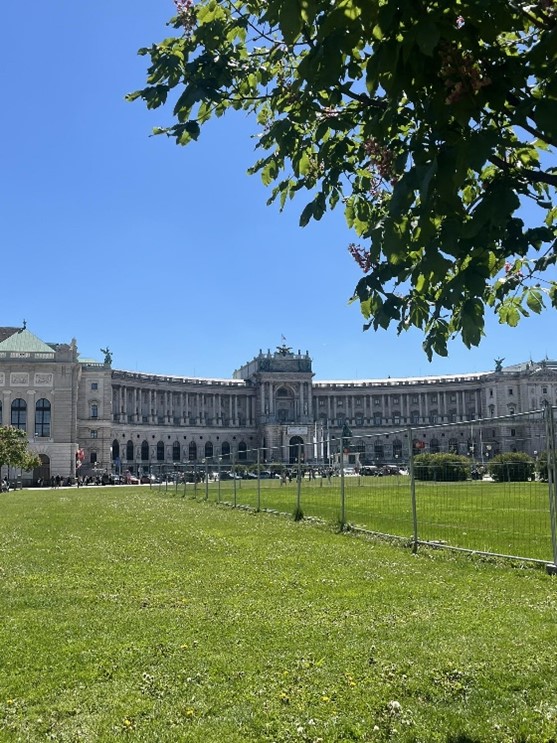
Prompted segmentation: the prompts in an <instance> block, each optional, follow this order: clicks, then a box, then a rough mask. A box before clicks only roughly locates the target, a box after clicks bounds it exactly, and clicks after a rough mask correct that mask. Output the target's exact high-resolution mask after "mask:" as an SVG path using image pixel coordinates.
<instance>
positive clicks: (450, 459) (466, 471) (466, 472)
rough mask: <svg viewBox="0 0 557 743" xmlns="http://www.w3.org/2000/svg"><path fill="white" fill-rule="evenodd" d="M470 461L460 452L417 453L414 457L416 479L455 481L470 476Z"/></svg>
mask: <svg viewBox="0 0 557 743" xmlns="http://www.w3.org/2000/svg"><path fill="white" fill-rule="evenodd" d="M470 469H471V462H470V460H469V459H468V457H465V456H462V455H461V454H418V455H417V456H415V457H414V477H415V478H416V480H434V481H436V482H456V481H457V480H466V479H468V477H469V476H470Z"/></svg>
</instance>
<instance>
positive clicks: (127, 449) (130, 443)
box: [126, 440, 133, 462]
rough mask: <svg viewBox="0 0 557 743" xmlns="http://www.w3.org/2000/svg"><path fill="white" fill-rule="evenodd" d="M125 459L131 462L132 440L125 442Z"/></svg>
mask: <svg viewBox="0 0 557 743" xmlns="http://www.w3.org/2000/svg"><path fill="white" fill-rule="evenodd" d="M126 459H127V460H128V462H133V441H131V440H130V441H128V443H127V444H126Z"/></svg>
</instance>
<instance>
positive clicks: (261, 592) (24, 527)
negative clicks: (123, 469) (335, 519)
mask: <svg viewBox="0 0 557 743" xmlns="http://www.w3.org/2000/svg"><path fill="white" fill-rule="evenodd" d="M246 493H247V491H246ZM203 497H204V492H203V490H202V489H201V490H199V491H198V493H197V499H196V500H193V499H192V498H190V497H186V498H181V497H175V494H174V493H172V492H170V491H167V492H160V491H158V490H155V489H149V488H148V487H135V488H134V487H129V488H128V487H121V486H120V487H114V488H82V489H80V490H76V489H73V490H63V489H62V490H44V491H20V492H17V493H10V494H5V495H3V496H2V499H1V509H0V523H1V527H2V542H1V548H0V579H1V581H2V591H1V604H0V610H1V614H2V622H1V623H0V665H1V669H2V670H1V675H0V740H3V741H4V740H5V741H26V742H27V741H29V742H33V741H47V740H53V741H95V742H96V741H113V740H119V739H127V740H134V741H147V742H151V741H169V742H170V741H199V742H201V741H203V742H208V743H213V742H214V743H221V742H223V741H227V742H228V741H231V742H232V743H250V742H252V741H253V742H255V741H268V742H269V743H270V742H271V741H276V742H277V743H279V742H281V743H282V742H285V741H296V742H303V743H336V742H340V741H342V742H349V741H377V742H379V741H404V742H410V741H413V742H414V743H416V742H417V741H423V742H424V743H426V742H427V743H430V742H432V743H435V742H437V741H438V742H443V743H480V742H485V743H488V742H489V743H491V742H492V741H496V742H498V743H499V742H501V743H503V742H504V743H519V742H522V743H526V742H528V743H542V741H543V742H544V743H549V741H554V740H556V739H557V699H556V682H555V666H556V660H557V646H556V644H555V637H556V633H555V617H556V615H557V583H556V582H555V581H556V579H555V578H552V577H550V576H547V575H546V574H545V572H543V571H542V570H538V569H535V568H533V567H523V566H520V567H519V566H518V565H517V564H515V563H510V562H505V563H501V562H496V561H493V560H489V561H488V560H483V559H480V558H469V557H464V556H454V555H452V554H451V553H446V552H440V551H438V550H437V551H431V550H427V549H423V550H420V552H419V553H418V554H417V555H412V554H411V552H410V550H408V549H405V548H404V547H402V546H396V545H394V546H393V545H390V544H387V543H384V542H378V541H373V540H370V539H368V538H363V537H355V536H353V535H349V534H341V533H338V532H337V531H335V530H334V529H333V528H327V527H325V526H319V525H316V524H314V523H311V522H310V523H308V522H306V521H302V522H294V521H293V520H292V519H287V518H282V517H276V516H272V515H269V514H264V513H255V512H253V511H249V510H248V511H246V510H241V509H231V508H229V507H226V506H219V505H217V504H215V503H213V502H204V500H203ZM282 497H284V491H283V496H282Z"/></svg>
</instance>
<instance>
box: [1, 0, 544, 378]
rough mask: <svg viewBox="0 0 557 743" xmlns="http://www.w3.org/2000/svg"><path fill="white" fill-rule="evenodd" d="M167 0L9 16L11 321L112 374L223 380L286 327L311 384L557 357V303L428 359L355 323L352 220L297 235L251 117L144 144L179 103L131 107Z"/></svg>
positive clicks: (5, 132) (18, 11) (57, 7)
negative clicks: (278, 203)
mask: <svg viewBox="0 0 557 743" xmlns="http://www.w3.org/2000/svg"><path fill="white" fill-rule="evenodd" d="M173 11H174V5H173V4H172V2H171V1H170V0H158V1H153V0H149V2H147V0H133V1H132V0H116V1H115V2H114V1H113V0H100V1H99V2H95V3H83V2H69V1H68V0H58V1H57V2H54V3H45V2H37V0H30V3H27V4H26V5H25V12H23V10H22V8H21V7H20V6H18V5H17V4H16V3H7V4H6V6H5V8H4V11H3V23H2V32H1V36H2V43H3V63H2V66H1V68H0V81H1V86H2V116H1V117H0V148H1V149H0V159H1V171H0V172H1V180H0V184H1V185H0V246H1V251H2V252H1V255H2V264H1V273H2V280H1V299H0V301H1V307H2V312H1V317H0V325H19V324H20V323H21V322H22V320H23V319H24V318H25V319H26V320H27V325H28V328H29V329H30V330H31V331H32V332H34V333H35V334H36V335H38V336H39V337H40V338H42V339H43V340H45V341H47V342H51V341H54V342H69V341H70V340H71V338H72V337H75V338H76V339H77V342H78V348H79V350H80V353H81V354H82V355H83V356H86V357H93V358H97V359H99V360H102V358H103V354H102V353H101V352H100V348H101V347H105V346H107V345H108V346H109V347H110V349H111V351H112V352H113V366H114V367H115V368H120V369H127V370H132V371H144V372H153V373H160V374H164V373H168V374H179V375H190V376H209V377H229V376H230V375H231V374H232V372H233V370H234V369H236V368H238V367H239V366H241V365H242V364H243V363H244V362H246V361H248V360H250V359H252V358H253V356H255V355H256V354H257V353H258V351H259V349H260V348H261V349H263V350H266V349H267V348H274V347H275V346H277V345H278V344H280V343H281V336H283V335H284V336H285V337H286V340H287V343H288V345H290V346H292V347H293V348H294V350H297V349H301V350H302V351H305V350H308V351H309V353H310V355H311V356H312V357H313V360H314V365H313V366H314V371H315V374H316V378H317V379H353V378H361V379H365V378H376V377H386V376H388V375H391V376H393V377H394V376H415V375H426V374H445V373H453V372H473V371H484V370H489V369H492V368H493V366H494V363H493V360H494V358H495V357H504V358H505V365H507V364H511V363H517V362H519V361H523V360H528V359H529V358H530V357H531V358H533V359H534V360H539V359H541V358H543V357H545V356H546V355H548V356H549V357H550V358H551V357H553V358H555V357H556V356H557V353H556V351H555V341H554V338H555V333H554V327H555V320H556V315H555V312H547V313H545V314H544V315H543V316H542V317H534V318H532V319H530V320H525V321H523V322H522V323H521V325H520V326H519V328H517V329H509V328H505V327H502V326H499V325H498V324H497V322H496V321H495V320H493V321H490V322H489V324H488V335H487V338H486V339H485V340H484V342H483V344H482V346H481V347H480V348H479V349H474V350H471V351H469V350H468V349H466V348H465V347H464V346H463V345H462V343H461V342H460V341H457V342H454V343H453V344H452V345H451V347H450V356H449V358H448V359H439V358H437V359H434V360H433V361H432V363H429V362H428V361H427V359H426V357H425V355H424V353H423V351H422V349H421V340H422V339H421V336H420V334H419V333H417V332H416V333H408V334H406V335H405V336H402V337H401V336H397V335H396V334H395V333H394V332H391V331H389V332H380V333H373V332H372V331H368V332H366V333H363V332H362V318H361V316H360V312H359V309H358V306H357V304H354V305H350V306H349V305H348V301H347V300H348V298H349V296H350V294H351V292H352V290H353V288H354V286H355V284H356V282H357V280H358V279H359V278H360V273H359V269H358V267H357V266H356V264H355V263H354V261H353V260H352V258H351V257H350V256H349V254H348V252H347V250H346V247H347V245H348V243H349V242H350V241H351V240H352V239H353V237H352V235H351V234H350V232H349V231H348V229H347V228H346V227H345V225H344V223H343V219H342V214H341V212H340V211H339V212H338V214H330V215H326V216H325V217H324V219H323V220H322V222H321V223H319V224H312V225H310V226H308V227H306V228H304V229H301V228H299V227H298V216H299V212H300V211H301V209H302V208H303V206H304V205H305V200H304V198H303V196H302V198H301V200H300V201H299V202H294V203H293V204H291V205H289V207H288V208H287V210H286V211H285V212H284V213H282V214H280V213H279V212H278V209H277V208H276V207H274V206H271V207H267V206H266V205H265V202H266V199H267V197H268V195H269V193H268V192H267V190H266V189H265V188H264V187H263V185H262V184H261V182H260V181H259V178H258V177H257V176H251V177H250V176H248V175H246V170H247V168H248V166H249V165H250V164H251V163H252V162H253V160H254V159H255V158H254V154H253V140H252V139H250V133H253V131H254V129H253V127H252V126H251V124H250V122H249V121H248V120H246V118H245V117H244V116H243V115H241V114H236V115H234V114H232V115H231V116H230V117H228V116H227V117H224V119H221V120H219V121H218V122H215V123H214V124H212V125H211V126H210V128H209V129H208V130H207V131H204V132H203V133H202V136H201V139H200V141H199V142H198V143H196V144H192V145H190V146H188V147H186V148H179V147H177V146H176V145H175V144H174V143H173V142H172V141H171V140H168V139H166V138H163V137H150V136H149V135H150V132H151V129H152V127H153V126H157V125H164V124H167V123H170V121H171V119H170V111H167V110H164V109H159V110H158V111H155V112H148V111H146V109H145V107H144V105H143V104H142V103H141V102H136V103H126V102H125V101H124V95H125V94H126V93H127V92H130V91H132V90H135V89H136V88H139V87H142V86H143V85H144V82H145V70H146V66H147V59H146V58H144V57H139V56H137V54H136V52H137V49H138V48H139V47H141V46H148V45H149V44H150V43H152V42H155V41H160V40H162V38H164V37H165V36H166V35H170V33H171V29H167V28H166V25H165V23H166V21H167V20H168V19H169V18H170V17H171V15H172V14H173Z"/></svg>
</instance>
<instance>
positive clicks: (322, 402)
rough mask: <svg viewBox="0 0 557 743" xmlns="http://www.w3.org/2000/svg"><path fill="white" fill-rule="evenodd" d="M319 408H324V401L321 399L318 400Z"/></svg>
mask: <svg viewBox="0 0 557 743" xmlns="http://www.w3.org/2000/svg"><path fill="white" fill-rule="evenodd" d="M319 407H320V408H324V407H325V400H323V398H322V397H320V398H319Z"/></svg>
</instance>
